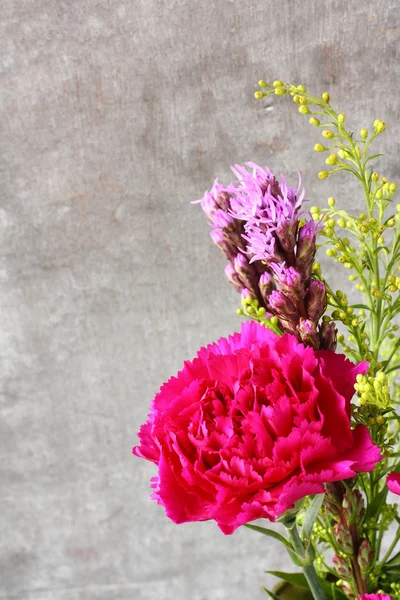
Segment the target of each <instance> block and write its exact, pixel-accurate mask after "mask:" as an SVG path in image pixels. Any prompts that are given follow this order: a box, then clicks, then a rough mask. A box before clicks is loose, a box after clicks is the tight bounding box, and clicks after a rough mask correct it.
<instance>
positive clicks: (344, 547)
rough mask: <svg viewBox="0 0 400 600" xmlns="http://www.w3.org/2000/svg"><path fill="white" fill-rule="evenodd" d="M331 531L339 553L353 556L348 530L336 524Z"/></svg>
mask: <svg viewBox="0 0 400 600" xmlns="http://www.w3.org/2000/svg"><path fill="white" fill-rule="evenodd" d="M333 531H334V534H335V538H336V541H337V544H338V546H339V548H340V551H341V552H343V553H344V554H348V555H349V556H351V555H352V554H353V541H352V538H351V533H350V531H349V530H348V528H347V527H345V526H344V525H343V523H337V524H336V525H335V526H334V528H333Z"/></svg>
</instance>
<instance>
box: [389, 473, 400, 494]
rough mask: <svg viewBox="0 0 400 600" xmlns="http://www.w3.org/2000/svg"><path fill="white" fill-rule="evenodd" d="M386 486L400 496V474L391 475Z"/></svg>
mask: <svg viewBox="0 0 400 600" xmlns="http://www.w3.org/2000/svg"><path fill="white" fill-rule="evenodd" d="M386 485H387V486H388V488H389V490H390V491H391V492H392V494H397V496H400V473H394V472H392V473H389V475H388V476H387V477H386Z"/></svg>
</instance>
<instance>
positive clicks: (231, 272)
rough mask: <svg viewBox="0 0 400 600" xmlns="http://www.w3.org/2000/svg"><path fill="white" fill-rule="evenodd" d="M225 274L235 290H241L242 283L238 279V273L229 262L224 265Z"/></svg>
mask: <svg viewBox="0 0 400 600" xmlns="http://www.w3.org/2000/svg"><path fill="white" fill-rule="evenodd" d="M225 275H226V277H227V278H228V280H229V281H230V283H231V284H232V285H233V286H234V287H235V288H236V289H237V291H238V292H241V291H242V289H243V287H244V286H243V283H242V282H241V281H240V278H239V275H238V274H237V273H236V271H235V269H234V268H233V265H231V264H230V263H229V264H228V265H226V267H225Z"/></svg>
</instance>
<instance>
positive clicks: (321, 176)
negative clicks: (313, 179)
mask: <svg viewBox="0 0 400 600" xmlns="http://www.w3.org/2000/svg"><path fill="white" fill-rule="evenodd" d="M328 176H329V173H328V171H320V172H319V173H318V179H326V178H327V177H328Z"/></svg>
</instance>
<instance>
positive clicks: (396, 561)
mask: <svg viewBox="0 0 400 600" xmlns="http://www.w3.org/2000/svg"><path fill="white" fill-rule="evenodd" d="M399 566H400V552H398V553H397V554H396V555H395V556H393V558H391V559H390V560H389V561H388V562H387V563H386V565H385V568H386V567H389V568H390V567H399Z"/></svg>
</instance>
